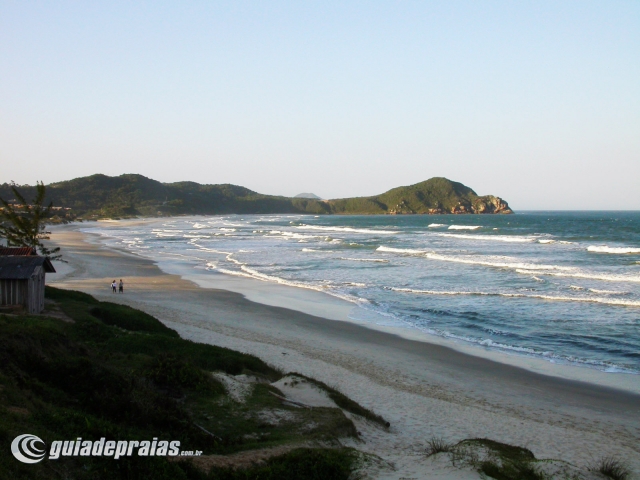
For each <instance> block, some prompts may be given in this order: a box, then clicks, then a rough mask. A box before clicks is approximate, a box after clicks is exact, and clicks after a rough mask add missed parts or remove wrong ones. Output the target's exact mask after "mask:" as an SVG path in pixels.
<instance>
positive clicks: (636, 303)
mask: <svg viewBox="0 0 640 480" xmlns="http://www.w3.org/2000/svg"><path fill="white" fill-rule="evenodd" d="M389 290H392V291H394V292H403V293H415V294H422V295H471V296H484V297H506V298H536V299H540V300H551V301H559V302H587V303H603V304H607V305H621V306H627V307H640V302H639V301H635V300H620V299H611V298H600V297H567V296H557V295H541V294H525V293H499V292H471V291H466V292H465V291H455V290H454V291H446V290H445V291H441V290H416V289H412V288H396V287H389Z"/></svg>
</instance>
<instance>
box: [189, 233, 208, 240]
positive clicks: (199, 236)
mask: <svg viewBox="0 0 640 480" xmlns="http://www.w3.org/2000/svg"><path fill="white" fill-rule="evenodd" d="M182 237H183V238H195V239H198V238H211V235H190V234H188V233H185V234H184V235H182Z"/></svg>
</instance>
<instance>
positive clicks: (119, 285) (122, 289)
mask: <svg viewBox="0 0 640 480" xmlns="http://www.w3.org/2000/svg"><path fill="white" fill-rule="evenodd" d="M118 291H119V292H120V293H124V282H123V281H122V279H120V283H119V284H118Z"/></svg>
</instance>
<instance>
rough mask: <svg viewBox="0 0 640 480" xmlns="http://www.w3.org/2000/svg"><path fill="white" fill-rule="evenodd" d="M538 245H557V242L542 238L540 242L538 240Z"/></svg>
mask: <svg viewBox="0 0 640 480" xmlns="http://www.w3.org/2000/svg"><path fill="white" fill-rule="evenodd" d="M538 243H542V244H543V245H546V244H549V243H556V241H555V240H551V239H550V238H542V239H540V240H538Z"/></svg>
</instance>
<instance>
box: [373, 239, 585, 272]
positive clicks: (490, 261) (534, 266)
mask: <svg viewBox="0 0 640 480" xmlns="http://www.w3.org/2000/svg"><path fill="white" fill-rule="evenodd" d="M377 250H378V251H380V252H389V253H401V254H409V255H417V256H421V257H425V258H428V259H431V260H440V261H443V262H454V263H465V264H468V265H483V266H487V267H496V268H511V269H516V270H517V269H520V270H523V271H526V270H531V272H529V273H532V274H534V273H535V272H536V271H539V270H562V271H565V270H566V271H572V270H575V268H574V267H563V266H560V265H545V264H539V263H522V262H517V261H515V262H514V261H505V260H510V257H499V256H490V255H487V256H482V255H443V254H441V253H436V252H433V251H427V250H416V249H411V248H392V247H385V246H384V245H381V246H379V247H378V248H377Z"/></svg>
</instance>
